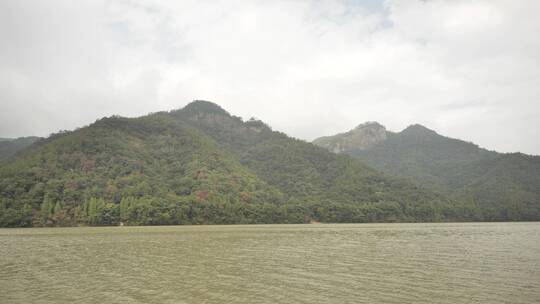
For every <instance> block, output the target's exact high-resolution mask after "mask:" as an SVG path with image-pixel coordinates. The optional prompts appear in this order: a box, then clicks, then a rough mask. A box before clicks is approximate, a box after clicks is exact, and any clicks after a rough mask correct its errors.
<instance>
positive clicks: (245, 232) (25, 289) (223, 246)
mask: <svg viewBox="0 0 540 304" xmlns="http://www.w3.org/2000/svg"><path fill="white" fill-rule="evenodd" d="M74 302H76V303H452V304H454V303H540V223H469V224H369V225H368V224H358V225H356V224H355V225H325V224H321V225H261V226H178V227H103V228H51V229H44V228H41V229H40V228H35V229H0V303H74Z"/></svg>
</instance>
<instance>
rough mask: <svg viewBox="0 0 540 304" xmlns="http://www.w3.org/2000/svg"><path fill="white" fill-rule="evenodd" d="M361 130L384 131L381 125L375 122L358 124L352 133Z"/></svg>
mask: <svg viewBox="0 0 540 304" xmlns="http://www.w3.org/2000/svg"><path fill="white" fill-rule="evenodd" d="M361 129H383V130H386V128H385V127H384V126H383V125H381V124H380V123H378V122H376V121H366V122H364V123H361V124H359V125H358V126H356V127H355V128H354V129H353V130H352V131H354V130H361Z"/></svg>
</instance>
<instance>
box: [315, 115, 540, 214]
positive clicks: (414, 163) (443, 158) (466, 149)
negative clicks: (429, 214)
mask: <svg viewBox="0 0 540 304" xmlns="http://www.w3.org/2000/svg"><path fill="white" fill-rule="evenodd" d="M366 142H367V143H370V144H368V145H364V146H361V145H359V143H366ZM314 143H315V144H317V145H320V146H323V147H326V148H328V149H329V150H332V149H334V148H335V147H340V148H342V149H341V150H340V151H339V152H340V153H342V154H346V155H350V156H353V157H355V158H357V159H360V160H361V161H363V162H365V163H366V164H368V165H370V166H372V167H374V168H376V169H378V170H381V171H382V172H385V173H387V174H390V175H393V176H397V177H401V178H407V179H409V180H412V181H414V182H415V183H418V184H421V185H423V186H425V187H427V188H429V189H434V190H435V191H439V192H442V193H444V194H446V195H447V196H449V197H452V199H453V200H456V201H462V202H472V203H474V205H476V206H478V208H479V209H480V210H481V213H482V218H483V219H484V220H492V221H501V220H539V219H540V157H539V156H531V155H525V154H521V153H509V154H502V153H497V152H494V151H488V150H485V149H482V148H480V147H478V146H477V145H475V144H473V143H469V142H465V141H461V140H457V139H453V138H448V137H445V136H441V135H439V134H437V133H436V132H435V131H433V130H430V129H428V128H426V127H424V126H421V125H412V126H409V127H408V128H406V129H405V130H403V131H401V132H398V133H394V132H389V131H386V130H385V129H384V127H383V126H381V125H380V124H377V123H370V124H368V125H361V128H356V129H354V130H351V131H349V132H347V133H342V134H338V135H336V136H329V137H324V138H321V139H318V140H315V141H314Z"/></svg>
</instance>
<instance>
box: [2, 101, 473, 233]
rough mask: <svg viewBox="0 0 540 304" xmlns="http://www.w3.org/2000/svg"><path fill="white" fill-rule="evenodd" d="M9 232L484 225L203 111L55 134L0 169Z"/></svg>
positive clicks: (306, 146)
mask: <svg viewBox="0 0 540 304" xmlns="http://www.w3.org/2000/svg"><path fill="white" fill-rule="evenodd" d="M0 195H1V196H0V198H1V201H0V226H10V227H12V226H73V225H116V224H119V223H123V224H127V225H158V224H203V223H204V224H216V223H221V224H226V223H304V222H309V221H322V222H380V221H442V220H475V219H477V218H478V212H479V211H478V210H477V208H476V206H474V205H471V204H468V203H465V202H457V201H453V200H450V199H448V198H447V197H446V196H445V195H442V194H439V193H437V192H435V191H431V190H427V189H425V188H424V187H421V186H417V185H415V184H413V183H411V182H408V181H404V180H401V179H399V178H394V177H389V176H387V175H385V174H381V173H379V172H378V171H376V170H374V169H372V168H370V167H368V166H366V165H364V164H363V163H362V162H360V161H358V160H356V159H353V158H351V157H348V156H345V155H336V154H334V153H331V152H328V151H327V150H326V149H323V148H320V147H317V146H314V145H312V144H310V143H307V142H304V141H301V140H298V139H294V138H291V137H288V136H287V135H285V134H283V133H280V132H276V131H273V130H272V129H271V128H270V127H269V126H268V125H266V124H265V123H264V122H262V121H259V120H255V119H250V120H248V121H243V120H242V119H241V118H239V117H236V116H233V115H231V114H229V113H228V112H227V111H225V110H224V109H222V108H221V107H219V106H218V105H216V104H214V103H211V102H207V101H194V102H192V103H190V104H188V105H187V106H185V107H184V108H182V109H178V110H173V111H170V112H158V113H153V114H149V115H147V116H143V117H139V118H123V117H119V116H112V117H108V118H103V119H100V120H97V121H96V122H95V123H93V124H91V125H89V126H86V127H83V128H80V129H77V130H75V131H69V132H62V133H58V134H54V135H52V136H50V137H49V138H46V139H43V140H40V141H38V142H36V143H35V144H33V145H31V146H29V147H28V148H26V149H24V150H21V151H20V152H19V153H18V154H17V155H16V157H15V158H14V159H13V160H12V161H10V162H9V163H4V164H3V165H1V166H0Z"/></svg>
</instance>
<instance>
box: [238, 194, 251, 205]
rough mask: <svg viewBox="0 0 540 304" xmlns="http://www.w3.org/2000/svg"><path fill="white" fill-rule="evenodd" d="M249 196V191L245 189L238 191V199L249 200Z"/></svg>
mask: <svg viewBox="0 0 540 304" xmlns="http://www.w3.org/2000/svg"><path fill="white" fill-rule="evenodd" d="M250 198H251V195H250V194H249V192H246V191H242V192H240V200H241V201H243V202H245V203H247V202H249V199H250Z"/></svg>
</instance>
